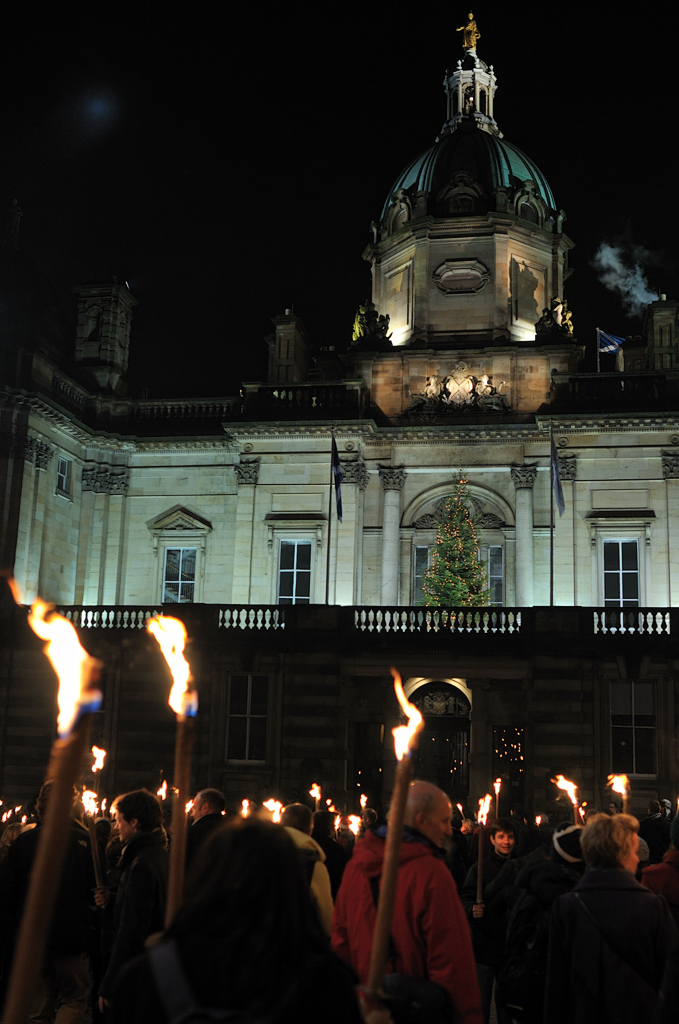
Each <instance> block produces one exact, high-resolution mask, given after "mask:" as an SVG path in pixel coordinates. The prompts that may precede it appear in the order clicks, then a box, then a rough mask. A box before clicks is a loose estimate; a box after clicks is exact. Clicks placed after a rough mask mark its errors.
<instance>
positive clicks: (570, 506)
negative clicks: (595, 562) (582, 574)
mask: <svg viewBox="0 0 679 1024" xmlns="http://www.w3.org/2000/svg"><path fill="white" fill-rule="evenodd" d="M558 459H559V472H560V474H561V485H562V488H563V496H564V502H565V504H566V511H565V512H564V514H563V516H562V517H560V516H559V511H558V509H557V510H555V513H554V519H555V522H556V529H555V531H554V604H565V605H571V606H573V605H575V604H577V601H576V600H575V586H576V584H575V579H576V572H577V559H576V543H575V527H576V522H577V520H576V517H575V481H576V478H577V472H578V460H577V457H576V456H575V455H570V454H569V455H563V454H561V453H559V456H558ZM550 481H551V472H550Z"/></svg>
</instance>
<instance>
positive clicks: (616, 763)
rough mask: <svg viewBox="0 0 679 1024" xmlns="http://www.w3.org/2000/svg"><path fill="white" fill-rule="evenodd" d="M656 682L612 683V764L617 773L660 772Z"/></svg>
mask: <svg viewBox="0 0 679 1024" xmlns="http://www.w3.org/2000/svg"><path fill="white" fill-rule="evenodd" d="M655 728H656V722H655V693H654V688H653V683H652V682H651V683H649V682H646V681H645V680H644V681H642V682H633V681H632V680H631V679H625V680H623V681H622V682H619V683H618V682H616V683H611V768H612V770H613V772H614V773H615V774H618V773H620V772H625V774H626V775H655V774H656V771H657V769H656V757H655V749H656V740H655Z"/></svg>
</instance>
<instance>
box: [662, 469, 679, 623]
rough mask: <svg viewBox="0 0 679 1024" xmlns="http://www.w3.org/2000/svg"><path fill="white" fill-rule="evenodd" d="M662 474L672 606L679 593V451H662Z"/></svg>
mask: <svg viewBox="0 0 679 1024" xmlns="http://www.w3.org/2000/svg"><path fill="white" fill-rule="evenodd" d="M660 455H661V458H662V475H663V478H664V480H665V491H666V494H667V550H668V554H669V557H668V560H667V574H668V581H667V589H668V595H669V600H668V604H669V605H670V606H671V605H672V603H673V601H674V598H675V597H677V596H678V595H679V546H678V544H677V541H678V540H679V536H678V535H677V524H678V523H679V451H677V450H675V451H672V450H671V449H670V450H669V451H661V452H660Z"/></svg>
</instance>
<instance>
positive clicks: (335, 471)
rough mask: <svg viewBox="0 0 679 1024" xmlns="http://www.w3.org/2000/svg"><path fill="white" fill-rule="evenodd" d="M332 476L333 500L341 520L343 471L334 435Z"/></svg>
mask: <svg viewBox="0 0 679 1024" xmlns="http://www.w3.org/2000/svg"><path fill="white" fill-rule="evenodd" d="M332 477H333V480H334V482H335V501H336V502H337V521H338V522H339V523H341V522H342V480H343V479H344V473H343V472H342V463H341V462H340V457H339V452H338V451H337V444H336V442H335V435H334V434H333V435H332Z"/></svg>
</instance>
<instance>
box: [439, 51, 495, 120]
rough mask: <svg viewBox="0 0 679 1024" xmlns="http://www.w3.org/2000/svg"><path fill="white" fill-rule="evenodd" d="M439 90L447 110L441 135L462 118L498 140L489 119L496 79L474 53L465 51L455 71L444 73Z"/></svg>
mask: <svg viewBox="0 0 679 1024" xmlns="http://www.w3.org/2000/svg"><path fill="white" fill-rule="evenodd" d="M443 87H444V89H445V90H446V102H447V111H446V122H445V124H444V125H443V128H442V129H441V135H445V134H447V133H448V132H454V131H455V129H456V128H458V127H459V126H460V125H461V123H462V121H463V120H464V119H465V118H473V119H474V121H475V122H476V127H477V128H481V129H482V130H483V131H486V132H490V133H491V135H497V136H499V137H500V138H502V132H501V131H500V129H499V128H498V126H497V123H496V121H495V118H494V116H493V108H494V104H495V92H496V90H497V79H496V78H495V72H494V71H493V66H492V64H491V66H490V67H488V65H487V64H484V62H483V61H482V60H480V59H479V57H478V56H477V54H476V51H475V50H467V52H466V53H465V56H464V60H459V61H458V62H457V68H456V69H455V71H453V72H452V73H450V72H448V71H446V76H445V78H444V79H443Z"/></svg>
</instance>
